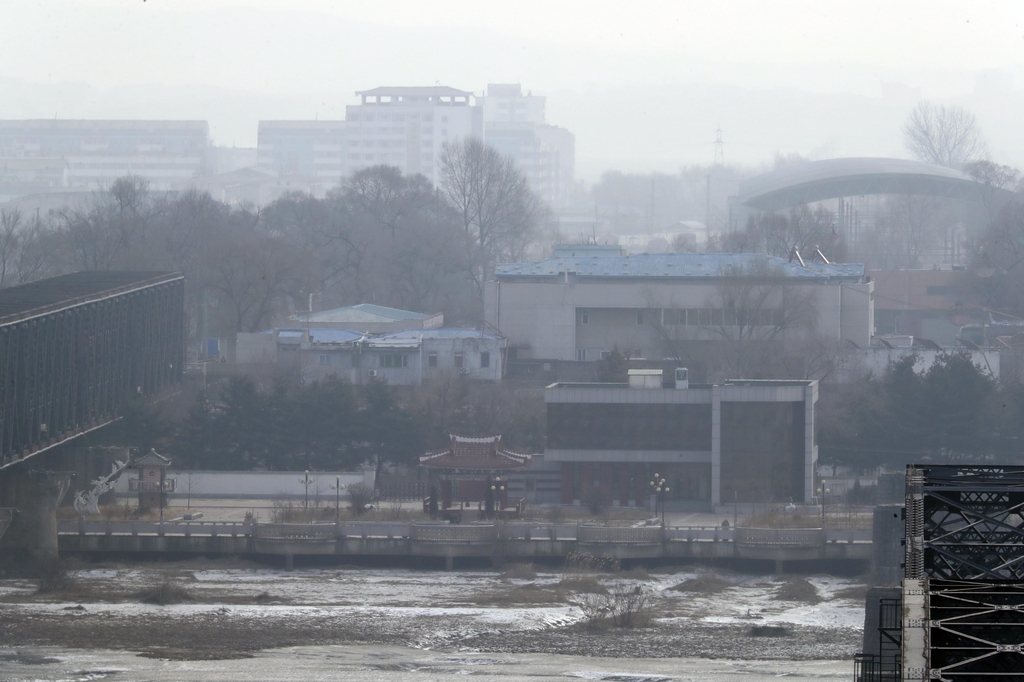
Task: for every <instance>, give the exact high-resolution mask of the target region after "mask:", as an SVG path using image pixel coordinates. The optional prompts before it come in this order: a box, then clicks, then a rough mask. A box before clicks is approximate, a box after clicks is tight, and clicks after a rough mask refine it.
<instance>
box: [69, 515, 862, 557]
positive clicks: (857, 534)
mask: <svg viewBox="0 0 1024 682" xmlns="http://www.w3.org/2000/svg"><path fill="white" fill-rule="evenodd" d="M753 530H757V531H758V532H757V533H754V534H748V535H746V536H745V541H744V542H736V541H735V540H736V536H735V533H733V531H732V529H725V528H719V527H714V528H667V529H662V528H661V527H660V526H647V527H642V528H632V527H600V526H578V525H576V524H533V523H499V524H481V525H476V524H474V525H465V526H459V525H449V524H443V523H424V524H410V523H373V522H358V521H356V522H344V523H339V524H333V523H323V524H244V523H239V524H232V523H209V524H204V523H163V524H157V523H149V522H141V521H81V522H80V521H69V522H62V523H61V525H60V532H61V535H60V549H61V551H62V552H68V553H75V552H84V553H133V552H138V553H154V552H170V553H181V554H238V555H256V556H259V555H276V556H285V557H289V556H302V555H320V556H324V555H335V556H346V555H348V556H381V557H384V556H392V557H417V556H433V557H476V558H489V557H492V556H493V555H494V553H495V552H500V553H501V554H502V555H504V556H506V557H523V558H543V557H550V558H564V557H565V556H567V555H568V554H569V553H571V552H577V551H586V552H590V553H592V554H595V555H599V556H607V557H612V558H616V559H662V558H664V559H677V558H678V559H686V558H693V559H758V560H764V561H774V562H776V566H777V567H781V563H782V562H785V561H812V560H851V561H858V562H861V563H864V562H866V561H867V560H869V559H870V557H871V543H870V542H869V539H870V534H869V533H868V532H866V531H825V532H823V533H822V532H821V531H818V535H817V536H816V538H817V540H818V542H817V544H813V545H812V544H810V543H808V542H807V540H808V539H809V538H807V537H801V538H800V541H799V542H797V543H795V544H794V542H793V540H794V538H793V536H792V530H791V529H774V530H775V531H777V532H773V529H753Z"/></svg>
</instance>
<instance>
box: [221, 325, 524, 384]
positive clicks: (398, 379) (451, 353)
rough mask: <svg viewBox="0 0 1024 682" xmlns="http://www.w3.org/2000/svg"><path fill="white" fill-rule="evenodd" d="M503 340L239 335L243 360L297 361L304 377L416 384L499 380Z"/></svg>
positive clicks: (344, 333) (475, 333) (408, 334)
mask: <svg viewBox="0 0 1024 682" xmlns="http://www.w3.org/2000/svg"><path fill="white" fill-rule="evenodd" d="M506 345H507V344H506V342H505V339H504V338H502V337H500V336H498V335H497V334H494V333H491V332H488V331H482V330H477V329H461V328H445V327H442V328H426V329H423V328H414V329H403V330H401V331H395V332H388V333H367V332H363V331H357V330H352V329H329V328H316V327H311V328H308V329H307V328H290V329H289V328H282V329H273V330H268V331H265V332H259V333H255V334H242V333H240V334H238V337H237V342H236V358H237V361H238V362H240V363H247V364H248V363H272V362H280V363H285V364H293V365H295V366H296V367H297V368H298V370H299V372H300V374H301V376H302V379H303V381H316V380H320V379H326V378H327V377H329V376H332V375H334V376H338V377H342V378H344V379H346V380H348V381H349V382H351V383H353V384H365V383H367V382H370V381H386V382H388V383H391V384H396V385H405V386H415V385H418V384H421V383H423V381H424V380H429V379H431V378H435V377H439V376H441V375H444V374H455V375H459V376H462V377H464V378H466V379H471V380H482V381H495V382H496V381H501V379H502V376H503V374H504V366H505V358H504V355H505V350H506Z"/></svg>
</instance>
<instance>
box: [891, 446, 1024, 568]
mask: <svg viewBox="0 0 1024 682" xmlns="http://www.w3.org/2000/svg"><path fill="white" fill-rule="evenodd" d="M906 577H907V578H932V579H940V580H997V581H1005V580H1011V581H1019V582H1024V467H1019V466H999V467H997V466H991V467H985V466H977V467H969V466H968V467H958V466H930V467H918V468H911V469H910V470H908V475H907V563H906Z"/></svg>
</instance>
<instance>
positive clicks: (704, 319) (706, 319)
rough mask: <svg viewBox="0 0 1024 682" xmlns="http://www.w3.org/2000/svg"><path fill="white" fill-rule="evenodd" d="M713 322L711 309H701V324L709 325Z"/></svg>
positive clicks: (703, 325)
mask: <svg viewBox="0 0 1024 682" xmlns="http://www.w3.org/2000/svg"><path fill="white" fill-rule="evenodd" d="M710 324H711V311H710V310H709V309H707V308H701V309H700V325H701V326H702V327H707V326H709V325H710Z"/></svg>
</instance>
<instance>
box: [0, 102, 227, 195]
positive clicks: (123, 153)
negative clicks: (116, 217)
mask: <svg viewBox="0 0 1024 682" xmlns="http://www.w3.org/2000/svg"><path fill="white" fill-rule="evenodd" d="M210 149H211V148H210V127H209V125H208V124H207V123H206V121H98V120H78V121H61V120H49V119H37V120H8V121H0V167H7V168H8V169H10V168H15V167H18V166H24V165H25V164H26V163H27V162H28V160H34V161H36V162H41V161H43V160H49V162H50V163H49V164H48V165H47V168H50V167H52V168H56V169H61V168H62V166H63V165H64V164H66V187H68V188H75V189H88V190H95V189H101V188H103V187H106V186H109V185H110V184H112V183H113V182H114V181H115V180H116V179H117V178H119V177H121V176H124V175H128V174H132V175H137V176H140V177H142V178H145V179H146V180H147V181H149V183H150V187H151V188H152V189H156V190H167V189H176V188H180V187H185V186H187V185H189V184H190V183H191V182H192V181H193V180H194V179H195V178H197V177H201V176H203V175H206V174H207V173H208V172H209V170H210V168H209V167H210ZM63 174H64V171H62V172H61V175H63ZM16 175H17V174H16ZM39 175H40V174H39V173H38V172H36V173H34V174H31V178H29V177H28V175H26V174H25V173H22V174H21V175H20V176H19V177H21V178H22V179H26V180H32V181H33V182H35V181H38V179H39ZM51 175H52V173H51ZM63 182H65V180H64V179H63V178H62V179H61V183H63ZM31 184H32V182H30V183H29V185H31ZM31 191H32V187H30V186H26V187H24V188H21V189H20V190H19V188H18V187H8V188H4V187H0V194H2V195H7V196H12V195H18V193H19V192H21V193H22V194H27V193H31Z"/></svg>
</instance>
